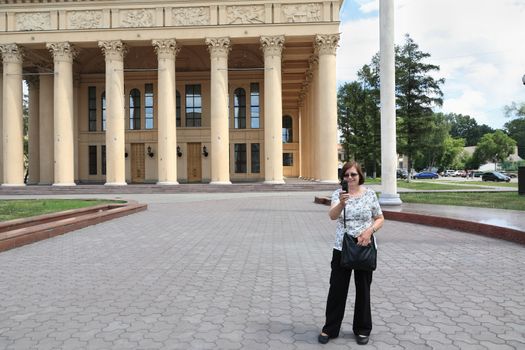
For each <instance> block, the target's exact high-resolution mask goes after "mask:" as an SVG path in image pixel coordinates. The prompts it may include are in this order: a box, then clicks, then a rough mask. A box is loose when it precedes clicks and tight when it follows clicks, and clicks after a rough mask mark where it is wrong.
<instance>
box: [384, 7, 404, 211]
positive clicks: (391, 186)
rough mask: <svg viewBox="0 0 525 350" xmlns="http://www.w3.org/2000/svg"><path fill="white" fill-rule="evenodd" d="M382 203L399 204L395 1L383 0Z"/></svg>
mask: <svg viewBox="0 0 525 350" xmlns="http://www.w3.org/2000/svg"><path fill="white" fill-rule="evenodd" d="M379 25H380V39H379V40H380V63H379V70H380V82H381V86H380V96H381V184H382V186H383V190H382V191H381V195H380V196H379V203H380V204H381V205H400V204H401V199H400V198H399V194H397V176H396V169H397V152H396V104H395V103H396V96H395V54H394V0H380V2H379Z"/></svg>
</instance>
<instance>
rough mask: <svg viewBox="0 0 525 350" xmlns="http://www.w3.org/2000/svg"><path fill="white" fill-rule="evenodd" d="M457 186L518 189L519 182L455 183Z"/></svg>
mask: <svg viewBox="0 0 525 350" xmlns="http://www.w3.org/2000/svg"><path fill="white" fill-rule="evenodd" d="M439 182H440V183H450V182H452V181H446V180H444V181H439ZM452 183H455V184H469V185H476V186H492V187H512V188H518V183H517V182H508V183H507V182H492V181H453V182H452Z"/></svg>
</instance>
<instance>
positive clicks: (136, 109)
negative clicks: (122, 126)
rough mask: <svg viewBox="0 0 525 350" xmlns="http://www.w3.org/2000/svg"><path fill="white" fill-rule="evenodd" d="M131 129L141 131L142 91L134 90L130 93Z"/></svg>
mask: <svg viewBox="0 0 525 350" xmlns="http://www.w3.org/2000/svg"><path fill="white" fill-rule="evenodd" d="M129 128H130V129H131V130H140V91H139V90H138V89H133V90H131V92H130V93H129Z"/></svg>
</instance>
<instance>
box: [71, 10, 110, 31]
mask: <svg viewBox="0 0 525 350" xmlns="http://www.w3.org/2000/svg"><path fill="white" fill-rule="evenodd" d="M68 18H69V22H68V27H69V28H70V29H92V28H102V27H103V14H102V11H72V12H70V13H69V16H68Z"/></svg>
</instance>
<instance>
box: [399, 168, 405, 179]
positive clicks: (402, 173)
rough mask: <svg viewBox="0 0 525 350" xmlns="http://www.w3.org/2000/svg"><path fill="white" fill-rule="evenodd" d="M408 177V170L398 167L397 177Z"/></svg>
mask: <svg viewBox="0 0 525 350" xmlns="http://www.w3.org/2000/svg"><path fill="white" fill-rule="evenodd" d="M407 177H408V172H407V171H406V170H405V169H397V178H398V179H406V178H407Z"/></svg>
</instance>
